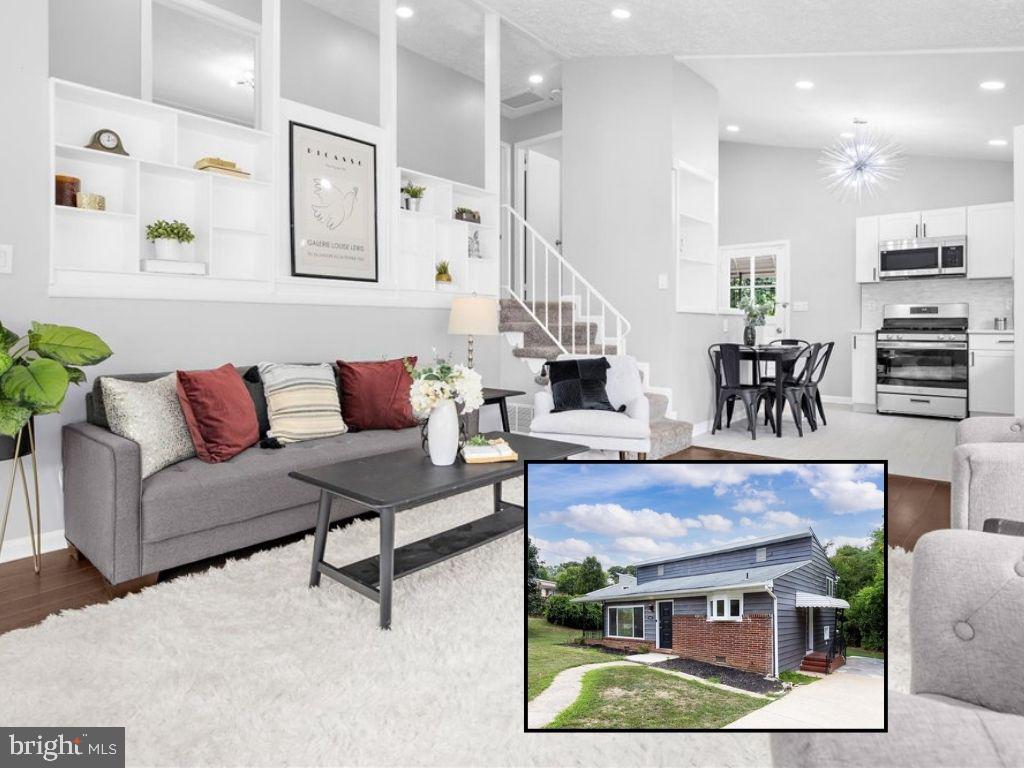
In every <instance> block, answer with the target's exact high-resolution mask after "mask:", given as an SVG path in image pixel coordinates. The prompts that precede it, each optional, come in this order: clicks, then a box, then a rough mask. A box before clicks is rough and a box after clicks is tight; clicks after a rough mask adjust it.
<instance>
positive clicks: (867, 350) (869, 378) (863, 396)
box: [852, 332, 875, 406]
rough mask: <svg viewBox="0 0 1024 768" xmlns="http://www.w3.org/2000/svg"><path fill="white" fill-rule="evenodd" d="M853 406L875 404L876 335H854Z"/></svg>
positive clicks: (871, 333) (857, 333) (870, 333)
mask: <svg viewBox="0 0 1024 768" xmlns="http://www.w3.org/2000/svg"><path fill="white" fill-rule="evenodd" d="M852 368H853V383H852V391H853V397H852V399H853V404H854V406H857V405H871V406H874V404H875V334H874V333H873V332H869V333H861V332H855V333H854V334H853V365H852Z"/></svg>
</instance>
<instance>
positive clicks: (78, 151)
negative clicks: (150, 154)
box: [54, 144, 139, 168]
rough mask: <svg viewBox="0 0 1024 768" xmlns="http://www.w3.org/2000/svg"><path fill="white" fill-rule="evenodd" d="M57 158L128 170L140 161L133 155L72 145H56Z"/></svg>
mask: <svg viewBox="0 0 1024 768" xmlns="http://www.w3.org/2000/svg"><path fill="white" fill-rule="evenodd" d="M54 149H55V153H56V155H57V157H59V158H61V159H65V160H81V161H84V162H87V163H100V164H102V165H110V166H114V167H117V168H126V167H128V166H130V165H133V164H135V163H137V162H139V161H138V159H137V158H134V157H132V156H131V155H117V154H114V153H112V152H104V151H103V150H100V149H89V148H88V147H76V146H73V145H71V144H55V145H54Z"/></svg>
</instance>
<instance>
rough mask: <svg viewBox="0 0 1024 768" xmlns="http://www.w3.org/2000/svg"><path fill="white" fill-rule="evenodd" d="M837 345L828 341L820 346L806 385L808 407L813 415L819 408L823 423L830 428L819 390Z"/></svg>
mask: <svg viewBox="0 0 1024 768" xmlns="http://www.w3.org/2000/svg"><path fill="white" fill-rule="evenodd" d="M835 345H836V343H835V342H834V341H827V342H825V343H824V344H819V345H818V347H819V349H818V354H817V355H816V356H815V358H814V363H813V364H812V365H811V375H810V378H809V379H808V381H807V384H806V385H805V388H806V390H807V400H806V403H805V404H806V407H807V408H810V409H811V412H812V413H813V411H814V408H815V407H817V409H818V413H819V414H820V415H821V423H822V424H823V425H825V426H828V422H827V421H826V420H825V408H824V407H823V406H822V404H821V392H820V391H819V390H818V385H819V384H820V383H821V380H822V379H823V378H825V370H826V369H827V368H828V361H829V358H831V357H832V350H833V348H834V347H835ZM808 420H810V419H808Z"/></svg>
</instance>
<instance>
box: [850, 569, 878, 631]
mask: <svg viewBox="0 0 1024 768" xmlns="http://www.w3.org/2000/svg"><path fill="white" fill-rule="evenodd" d="M883 567H884V566H883V564H882V562H881V561H879V562H878V564H877V565H876V567H875V577H874V579H873V580H872V582H871V584H869V585H868V586H866V587H864V588H863V589H862V590H860V592H858V593H857V594H856V595H854V597H853V600H852V601H851V602H850V610H849V612H848V613H847V617H848V619H849V622H850V623H851V624H853V625H854V626H855V627H856V628H857V631H858V633H859V634H860V644H861V646H862V647H864V648H868V649H870V650H873V651H880V650H882V649H883V648H885V575H884V572H883Z"/></svg>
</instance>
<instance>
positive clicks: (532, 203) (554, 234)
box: [523, 149, 562, 250]
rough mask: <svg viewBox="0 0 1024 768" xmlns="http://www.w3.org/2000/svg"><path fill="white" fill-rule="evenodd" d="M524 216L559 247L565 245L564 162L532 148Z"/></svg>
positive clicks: (527, 173) (526, 175)
mask: <svg viewBox="0 0 1024 768" xmlns="http://www.w3.org/2000/svg"><path fill="white" fill-rule="evenodd" d="M525 177H526V184H525V189H526V200H525V209H524V211H525V212H524V214H523V216H524V218H525V219H526V220H527V221H528V222H530V224H531V225H533V227H534V229H536V230H537V231H538V232H540V234H541V236H542V237H543V238H544V239H545V240H547V241H548V242H549V243H550V244H551V245H553V246H554V247H555V248H556V249H559V250H561V248H560V246H561V244H562V164H561V163H560V162H559V161H558V160H556V159H554V158H553V157H548V156H547V155H544V154H541V153H540V152H537V151H536V150H533V149H528V150H527V151H526V162H525Z"/></svg>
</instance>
